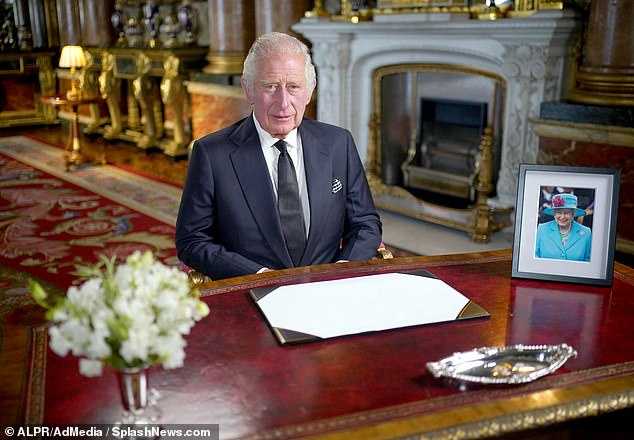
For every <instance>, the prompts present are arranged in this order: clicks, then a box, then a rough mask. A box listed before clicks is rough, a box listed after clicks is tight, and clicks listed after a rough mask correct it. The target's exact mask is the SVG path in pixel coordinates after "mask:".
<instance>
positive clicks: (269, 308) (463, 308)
mask: <svg viewBox="0 0 634 440" xmlns="http://www.w3.org/2000/svg"><path fill="white" fill-rule="evenodd" d="M250 294H251V297H252V298H253V299H254V300H255V302H256V304H257V305H258V307H259V308H260V310H261V312H262V314H263V315H264V317H265V318H266V320H267V321H268V324H269V326H270V327H271V329H272V330H273V333H274V334H275V336H276V337H277V339H278V341H279V342H280V343H281V344H283V345H284V344H293V343H302V342H311V341H317V340H321V339H327V338H334V337H339V336H347V335H353V334H360V333H369V332H377V331H382V330H390V329H395V328H403V327H411V326H416V325H425V324H433V323H440V322H450V321H456V320H463V319H471V318H482V317H488V316H490V315H489V313H488V312H487V311H486V310H484V309H483V308H482V307H480V306H479V305H477V304H476V303H474V302H472V301H470V300H469V299H468V298H467V297H465V296H464V295H462V294H461V293H460V292H458V291H457V290H455V289H453V288H452V287H451V286H449V285H448V284H447V283H445V282H443V281H442V280H440V279H438V278H436V277H434V276H433V275H432V274H430V273H429V272H427V271H424V270H420V271H416V272H408V273H386V274H378V275H367V276H361V277H355V278H344V279H338V280H330V281H317V282H311V283H304V284H293V285H286V286H274V287H262V288H257V289H252V290H251V291H250Z"/></svg>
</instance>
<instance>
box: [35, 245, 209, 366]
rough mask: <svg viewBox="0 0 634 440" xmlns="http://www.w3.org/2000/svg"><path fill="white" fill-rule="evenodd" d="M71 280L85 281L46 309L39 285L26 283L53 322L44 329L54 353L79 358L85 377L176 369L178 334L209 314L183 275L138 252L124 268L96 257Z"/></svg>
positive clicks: (180, 354)
mask: <svg viewBox="0 0 634 440" xmlns="http://www.w3.org/2000/svg"><path fill="white" fill-rule="evenodd" d="M77 274H78V275H79V276H81V277H83V278H87V280H86V281H85V282H84V283H83V284H81V285H80V286H79V287H76V286H71V287H70V288H69V289H68V292H67V295H66V296H65V297H62V298H59V299H58V300H57V301H54V302H53V303H51V302H49V301H50V300H49V298H48V295H47V293H46V292H45V291H44V289H43V288H42V286H41V285H40V284H39V283H37V282H35V281H31V282H30V285H29V288H30V290H31V293H32V295H33V298H34V299H35V301H36V302H37V303H38V304H40V305H41V306H43V307H45V308H47V309H48V311H47V314H46V318H47V319H48V320H51V321H53V322H54V323H55V324H54V325H52V326H51V327H50V329H49V336H50V346H51V349H52V350H53V352H55V353H56V354H58V355H60V356H66V355H67V354H68V353H69V352H71V353H72V354H73V355H75V356H78V357H80V358H81V359H80V361H79V370H80V372H81V374H83V375H85V376H99V375H101V372H102V367H103V365H110V366H111V367H113V368H115V369H118V370H122V369H126V368H138V367H147V366H150V365H155V364H162V366H163V367H164V368H177V367H181V366H182V365H183V361H184V359H185V345H186V342H185V339H184V338H183V335H187V334H189V331H190V329H191V328H192V327H193V326H194V324H195V322H196V321H198V320H200V319H202V318H203V317H205V316H206V315H207V314H208V313H209V308H208V307H207V305H206V304H205V303H204V302H202V301H201V300H200V299H199V296H200V295H199V292H198V291H197V290H192V289H191V287H190V284H189V281H188V278H187V275H186V274H185V273H184V272H183V271H181V270H179V269H177V268H174V267H169V266H166V265H164V264H163V263H161V262H160V261H158V260H156V259H155V258H154V256H153V255H152V253H151V252H145V253H143V254H141V253H140V252H138V251H137V252H135V253H133V254H132V255H130V256H129V257H128V258H127V259H126V261H125V264H121V265H118V266H116V265H115V258H114V257H113V258H111V259H107V258H106V257H102V258H101V260H100V261H99V262H98V263H97V264H96V265H93V266H78V267H77Z"/></svg>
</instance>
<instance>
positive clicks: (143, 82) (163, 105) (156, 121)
mask: <svg viewBox="0 0 634 440" xmlns="http://www.w3.org/2000/svg"><path fill="white" fill-rule="evenodd" d="M88 51H89V52H90V54H91V55H92V57H93V59H94V64H93V69H94V70H96V71H97V72H98V73H99V78H98V84H99V92H100V93H101V96H102V97H103V98H104V99H105V100H106V104H107V107H108V112H109V113H110V124H109V125H107V126H106V127H105V129H104V132H103V136H104V137H105V138H106V139H122V140H125V141H129V142H133V143H135V144H136V145H137V146H138V147H139V148H143V149H148V148H159V149H161V150H162V151H163V153H165V154H166V155H168V156H172V157H177V156H184V155H186V154H187V145H188V143H189V141H190V138H191V133H190V131H191V130H190V129H189V127H187V124H186V120H187V119H188V118H189V115H188V114H187V112H188V110H187V108H188V102H187V100H186V90H185V87H184V86H183V81H185V80H186V79H187V78H188V77H189V74H190V73H191V72H194V71H199V70H200V69H201V68H202V67H203V66H204V64H205V55H206V53H207V48H204V47H194V48H190V47H187V48H171V49H149V48H148V49H133V48H111V49H96V48H89V49H88ZM122 102H123V103H124V104H123V105H122ZM168 126H169V128H167V127H168Z"/></svg>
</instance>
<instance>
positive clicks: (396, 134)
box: [375, 64, 504, 208]
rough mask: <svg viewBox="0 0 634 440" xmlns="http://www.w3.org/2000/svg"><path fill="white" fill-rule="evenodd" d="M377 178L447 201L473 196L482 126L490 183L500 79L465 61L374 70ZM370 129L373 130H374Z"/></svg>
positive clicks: (468, 201) (495, 161)
mask: <svg viewBox="0 0 634 440" xmlns="http://www.w3.org/2000/svg"><path fill="white" fill-rule="evenodd" d="M375 77H376V81H375V85H377V86H378V88H376V90H375V94H376V95H375V99H376V101H378V103H377V105H376V106H375V107H376V108H377V109H378V110H379V111H378V112H377V114H376V115H375V118H376V119H377V121H376V124H375V129H376V130H377V131H378V132H379V133H380V134H379V135H378V136H377V137H376V139H377V143H378V145H377V148H378V149H379V150H380V164H381V165H380V175H381V181H382V182H383V183H384V184H386V185H395V186H399V187H401V188H403V189H405V190H406V191H408V192H409V193H410V194H412V195H413V196H414V197H417V198H420V199H423V200H426V201H429V202H432V203H437V204H440V205H444V206H448V207H452V208H468V207H469V206H471V205H472V204H473V203H475V202H476V198H477V191H476V187H477V184H478V176H479V174H480V165H481V155H482V152H481V144H482V140H483V136H484V133H485V129H486V128H487V127H489V128H490V131H491V142H492V143H491V145H490V147H491V152H490V154H491V164H490V165H491V182H490V184H491V185H490V187H491V191H490V193H489V194H488V196H494V195H495V184H496V182H497V176H498V171H499V164H500V156H501V147H500V144H501V139H502V132H501V130H502V129H501V127H502V114H503V112H502V102H503V91H504V88H503V86H504V83H503V80H502V79H501V78H500V77H498V76H496V75H493V74H490V73H487V72H483V71H479V70H476V69H472V68H469V67H465V66H453V65H433V64H404V65H393V66H385V67H381V68H379V69H377V71H376V72H375ZM377 134H378V133H377Z"/></svg>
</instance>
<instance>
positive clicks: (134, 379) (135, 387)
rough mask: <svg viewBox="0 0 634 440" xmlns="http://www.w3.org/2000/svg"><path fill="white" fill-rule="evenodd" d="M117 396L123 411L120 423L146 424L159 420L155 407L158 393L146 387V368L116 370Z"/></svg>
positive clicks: (157, 410)
mask: <svg viewBox="0 0 634 440" xmlns="http://www.w3.org/2000/svg"><path fill="white" fill-rule="evenodd" d="M117 379H118V382H119V394H120V395H121V403H122V404H123V409H124V410H125V411H124V413H123V416H122V418H121V421H120V423H121V424H124V425H130V424H148V423H155V422H156V421H157V420H158V419H159V418H160V415H161V414H160V411H159V409H158V406H157V401H158V399H159V393H158V391H156V390H153V389H150V388H149V386H148V368H147V367H139V368H125V369H122V370H117Z"/></svg>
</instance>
